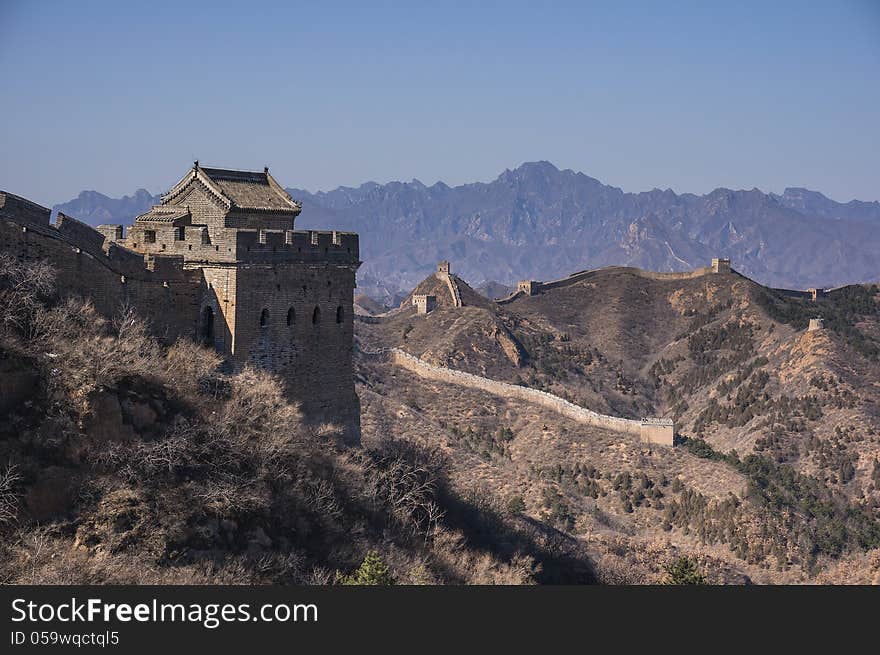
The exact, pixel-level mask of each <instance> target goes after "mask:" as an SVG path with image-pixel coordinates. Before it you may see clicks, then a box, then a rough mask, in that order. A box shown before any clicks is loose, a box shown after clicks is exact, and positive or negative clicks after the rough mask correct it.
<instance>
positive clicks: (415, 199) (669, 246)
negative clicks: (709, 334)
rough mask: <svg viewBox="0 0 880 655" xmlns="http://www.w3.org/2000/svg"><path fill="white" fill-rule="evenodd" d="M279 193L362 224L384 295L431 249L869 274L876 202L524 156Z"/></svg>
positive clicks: (97, 206) (341, 220) (529, 271)
mask: <svg viewBox="0 0 880 655" xmlns="http://www.w3.org/2000/svg"><path fill="white" fill-rule="evenodd" d="M289 191H290V192H291V193H292V195H293V196H294V197H295V198H297V199H300V200H302V201H303V206H304V209H303V213H302V216H301V217H300V219H299V221H298V225H300V226H301V227H303V228H309V227H312V228H321V229H327V228H328V227H330V228H335V229H345V230H353V231H356V232H358V233H359V234H360V236H361V253H362V256H363V260H364V265H363V266H362V267H361V269H360V271H359V278H358V279H359V286H360V289H361V291H362V292H364V293H367V294H368V295H370V296H372V297H373V298H376V299H377V300H379V301H380V302H383V303H384V304H387V305H395V304H397V303H398V302H399V301H400V299H401V295H400V292H401V290H410V289H412V288H413V287H414V286H415V285H416V284H417V283H418V282H419V281H420V280H421V279H423V278H424V277H425V276H426V275H427V274H428V273H429V272H430V264H429V262H435V261H438V260H441V259H449V260H452V261H457V262H460V271H459V272H460V273H461V274H462V275H463V276H464V277H465V278H467V279H468V280H471V281H472V282H473V283H475V284H477V285H480V284H483V283H484V282H486V281H489V280H494V281H497V282H499V283H501V284H505V285H510V284H515V283H516V281H517V280H519V279H525V278H532V279H539V280H541V279H543V280H546V279H553V278H556V277H560V276H562V275H565V274H567V273H569V272H571V271H573V270H576V269H578V268H597V267H600V266H606V265H632V266H639V267H642V268H645V269H649V270H657V271H667V270H668V271H675V270H688V269H691V268H695V267H697V266H701V265H703V264H704V263H705V262H707V261H709V259H710V258H712V257H716V256H724V257H731V258H732V259H733V260H734V261H735V262H737V266H738V268H739V269H740V270H741V271H742V272H743V273H745V274H747V275H749V276H750V277H752V278H753V279H758V280H762V281H763V282H765V283H766V284H770V285H773V286H786V287H791V288H806V287H810V286H827V287H830V286H836V285H839V284H845V283H849V282H874V281H877V277H878V271H877V255H876V253H877V252H880V230H878V229H877V228H878V225H880V203H878V202H859V201H852V202H848V203H837V202H834V201H832V200H830V199H829V198H826V197H825V196H823V195H822V194H821V193H818V192H816V191H810V190H807V189H799V188H792V189H786V191H785V192H784V193H783V194H781V195H776V194H766V193H762V192H761V191H759V190H758V189H752V190H750V191H734V190H730V189H716V190H714V191H712V192H711V193H708V194H706V195H702V196H701V195H694V194H690V193H682V194H676V193H674V192H673V191H671V190H668V189H667V190H665V191H661V190H659V189H655V190H653V191H648V192H644V193H626V192H624V191H622V190H621V189H618V188H616V187H613V186H608V185H605V184H602V183H601V182H599V181H598V180H596V179H593V178H591V177H588V176H587V175H584V174H583V173H576V172H574V171H571V170H563V171H560V170H558V169H557V168H556V167H555V166H553V165H552V164H550V163H549V162H534V163H527V164H523V165H522V166H520V167H519V168H516V169H514V170H507V171H504V172H503V173H502V174H501V175H499V176H498V178H497V179H495V180H494V181H492V182H489V183H474V184H464V185H461V186H457V187H449V186H447V185H445V184H443V183H442V182H438V183H436V184H434V185H432V186H430V187H428V186H425V185H424V184H422V183H421V182H419V181H418V180H413V181H412V182H390V183H388V184H384V185H383V184H376V183H374V182H369V183H367V184H364V185H362V186H360V187H358V188H349V187H340V188H338V189H335V190H333V191H329V192H318V193H309V192H307V191H304V190H300V189H289ZM156 201H157V198H151V197H150V196H149V194H148V193H146V192H145V191H143V190H141V191H138V192H137V193H136V194H135V196H134V197H125V198H122V199H119V200H115V199H111V198H106V197H105V196H102V195H101V194H97V193H95V192H83V193H82V194H80V197H79V198H77V199H76V200H73V201H71V202H68V203H64V204H62V205H58V206H57V207H56V209H60V210H61V211H63V212H65V213H67V214H69V215H71V216H74V217H75V218H80V219H82V220H85V221H86V222H89V223H91V224H97V223H102V222H120V223H127V222H129V221H130V220H131V219H132V218H133V217H134V216H135V215H137V214H138V213H140V212H142V211H145V209H146V208H147V207H148V206H149V205H150V204H151V203H153V202H156Z"/></svg>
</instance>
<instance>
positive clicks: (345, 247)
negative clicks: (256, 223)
mask: <svg viewBox="0 0 880 655" xmlns="http://www.w3.org/2000/svg"><path fill="white" fill-rule="evenodd" d="M234 239H235V253H236V259H238V260H240V261H254V260H262V259H264V258H265V257H266V256H271V258H272V259H277V258H289V259H294V260H300V259H327V260H337V261H338V260H342V261H350V262H356V261H358V257H359V255H360V252H359V240H358V235H357V234H355V233H353V232H339V231H336V230H332V231H316V230H235V232H234Z"/></svg>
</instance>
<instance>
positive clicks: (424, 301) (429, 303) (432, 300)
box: [412, 294, 437, 314]
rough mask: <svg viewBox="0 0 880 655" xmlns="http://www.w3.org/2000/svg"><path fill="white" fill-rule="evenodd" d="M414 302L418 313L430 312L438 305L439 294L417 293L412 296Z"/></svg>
mask: <svg viewBox="0 0 880 655" xmlns="http://www.w3.org/2000/svg"><path fill="white" fill-rule="evenodd" d="M412 304H413V305H414V306H415V308H416V313H418V314H429V313H430V312H432V311H434V309H435V308H436V307H437V296H429V295H426V294H417V295H414V296H413V297H412Z"/></svg>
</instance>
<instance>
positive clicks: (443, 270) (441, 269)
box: [437, 259, 452, 275]
mask: <svg viewBox="0 0 880 655" xmlns="http://www.w3.org/2000/svg"><path fill="white" fill-rule="evenodd" d="M437 272H438V273H440V274H441V275H449V274H450V273H451V272H452V267H451V266H450V265H449V262H448V261H446V260H445V259H444V260H443V261H442V262H440V263H439V264H437Z"/></svg>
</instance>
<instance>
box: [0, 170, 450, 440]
mask: <svg viewBox="0 0 880 655" xmlns="http://www.w3.org/2000/svg"><path fill="white" fill-rule="evenodd" d="M300 209H301V206H300V205H299V203H297V202H295V201H294V200H292V199H291V198H290V196H289V195H288V194H287V192H286V191H284V190H283V189H282V188H281V187H280V186H279V185H278V184H277V183H276V182H275V181H274V179H272V177H271V176H270V175H269V173H268V170H264V172H262V173H250V172H246V171H245V172H242V171H229V170H221V169H202V168H201V167H200V166H199V165H198V163H196V164H195V165H194V166H193V169H192V171H190V172H189V173H188V174H187V175H186V176H185V177H184V178H183V179H182V180H181V182H180V183H178V185H176V186H175V188H174V189H173V191H172V192H171V193H170V194H168V195H166V196H165V197H164V198H163V201H162V203H161V204H160V205H157V206H155V207H153V208H151V209H150V210H149V211H148V212H146V213H144V214H141V215H140V216H138V217H137V219H136V220H135V221H134V223H133V224H132V225H130V226H129V227H128V228H124V227H123V226H122V225H117V224H107V225H101V226H99V227H98V229H94V228H92V227H90V226H89V225H86V224H85V223H83V222H81V221H78V220H76V219H74V218H71V217H69V216H67V215H65V214H59V215H58V217H57V220H56V222H55V224H54V225H53V224H50V223H49V219H50V216H51V211H50V210H49V209H46V208H44V207H40V206H39V205H37V204H35V203H32V202H30V201H27V200H25V199H23V198H20V197H18V196H14V195H12V194H7V193H3V192H0V248H2V250H3V251H4V252H7V251H8V252H10V253H12V254H14V256H16V257H17V258H19V259H21V260H25V261H31V260H44V261H47V262H48V263H50V264H51V265H52V266H53V267H54V268H55V269H56V270H57V272H58V275H57V278H56V281H57V289H58V292H59V294H60V295H65V294H68V293H71V294H76V295H82V296H86V297H88V298H90V299H91V300H92V301H93V303H94V305H95V307H96V308H97V309H98V311H99V312H101V313H102V314H103V315H105V316H108V317H109V316H115V315H117V314H118V312H119V308H120V307H122V306H126V307H132V308H133V309H134V310H135V311H137V312H138V314H140V315H142V316H143V317H145V318H146V319H147V321H148V323H149V325H150V328H151V330H152V331H153V332H154V334H155V336H156V337H157V338H159V339H162V340H164V341H166V342H167V343H171V342H173V341H174V340H176V339H179V338H188V339H193V340H197V341H198V342H200V343H202V344H204V345H206V346H209V347H213V348H215V349H216V350H217V351H219V352H220V353H221V354H222V355H223V357H224V358H225V360H226V361H227V363H228V364H229V365H230V366H232V367H233V368H239V367H244V366H255V367H258V368H262V369H266V370H269V371H272V372H273V373H275V374H277V375H278V376H279V378H280V379H281V380H282V381H283V383H284V385H285V391H286V393H287V395H288V397H289V398H290V399H291V400H292V401H294V402H296V403H297V404H298V405H299V406H300V407H302V411H303V414H304V416H305V418H306V420H308V421H314V422H316V423H321V424H324V423H334V424H337V425H339V426H340V427H342V428H343V433H344V437H343V438H344V440H346V441H347V442H350V443H357V441H358V440H359V421H360V413H359V408H358V407H359V406H358V398H357V394H356V393H355V389H354V375H353V371H352V357H351V354H352V348H353V339H354V335H353V318H352V317H353V316H354V308H353V295H354V294H353V291H354V288H355V286H356V279H355V273H356V270H357V267H358V266H359V265H360V261H359V256H360V251H359V241H358V235H357V234H353V233H350V232H340V231H317V230H294V229H293V226H294V219H295V218H296V216H297V215H298V214H299V212H300ZM435 300H436V299H435ZM428 305H429V301H428V300H427V299H425V308H426V311H427V308H428Z"/></svg>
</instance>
